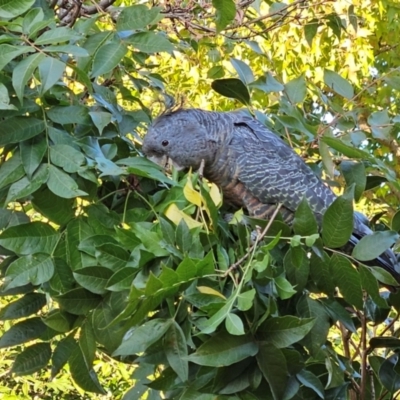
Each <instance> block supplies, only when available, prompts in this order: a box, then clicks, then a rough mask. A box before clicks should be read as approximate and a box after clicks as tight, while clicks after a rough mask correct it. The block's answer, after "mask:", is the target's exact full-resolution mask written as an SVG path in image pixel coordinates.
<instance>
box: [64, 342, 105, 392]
mask: <svg viewBox="0 0 400 400" xmlns="http://www.w3.org/2000/svg"><path fill="white" fill-rule="evenodd" d="M68 364H69V369H70V372H71V375H72V378H73V379H74V381H75V382H76V383H77V385H78V386H80V387H81V388H82V389H83V390H85V391H87V392H93V393H99V394H106V391H105V390H104V389H103V388H102V387H101V385H100V383H99V381H98V378H97V375H96V373H95V371H94V370H93V369H91V368H88V367H87V365H86V364H85V358H84V356H83V353H82V351H81V349H80V347H79V346H76V347H75V349H74V350H73V351H72V354H71V356H70V358H69V360H68Z"/></svg>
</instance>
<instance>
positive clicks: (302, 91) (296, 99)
mask: <svg viewBox="0 0 400 400" xmlns="http://www.w3.org/2000/svg"><path fill="white" fill-rule="evenodd" d="M285 92H286V94H287V96H288V97H289V100H290V102H291V103H292V104H297V103H302V102H303V101H304V99H305V98H306V94H307V87H306V80H305V78H304V75H301V76H299V77H298V78H295V79H293V80H291V81H290V82H288V83H286V84H285Z"/></svg>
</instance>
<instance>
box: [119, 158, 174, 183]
mask: <svg viewBox="0 0 400 400" xmlns="http://www.w3.org/2000/svg"><path fill="white" fill-rule="evenodd" d="M116 164H118V165H127V166H128V168H127V172H129V173H131V174H135V175H138V176H144V177H146V178H150V179H155V180H157V181H159V182H163V183H168V184H170V185H173V184H174V182H173V181H172V180H171V179H169V178H167V177H166V176H165V174H164V173H163V172H162V168H161V167H160V166H159V165H157V164H155V163H153V162H152V161H150V160H148V159H147V158H144V157H131V158H123V159H122V160H118V161H117V162H116Z"/></svg>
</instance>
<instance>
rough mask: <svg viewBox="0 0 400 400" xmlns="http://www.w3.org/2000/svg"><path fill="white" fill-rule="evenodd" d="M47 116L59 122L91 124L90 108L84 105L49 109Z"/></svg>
mask: <svg viewBox="0 0 400 400" xmlns="http://www.w3.org/2000/svg"><path fill="white" fill-rule="evenodd" d="M47 116H48V117H49V118H50V119H51V120H52V121H53V122H56V123H57V124H61V125H67V124H82V125H91V119H90V117H89V110H88V108H87V107H84V106H78V105H76V106H59V107H52V108H50V110H48V111H47Z"/></svg>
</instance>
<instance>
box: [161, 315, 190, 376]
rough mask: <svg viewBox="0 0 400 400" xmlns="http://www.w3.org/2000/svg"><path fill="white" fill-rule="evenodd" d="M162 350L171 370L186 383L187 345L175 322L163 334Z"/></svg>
mask: <svg viewBox="0 0 400 400" xmlns="http://www.w3.org/2000/svg"><path fill="white" fill-rule="evenodd" d="M163 348H164V351H165V355H166V356H167V360H168V363H169V365H170V366H171V368H172V369H173V370H174V371H175V372H176V374H177V375H178V376H179V379H180V380H181V381H182V382H186V381H187V380H188V378H189V363H188V360H187V355H188V351H187V343H186V338H185V334H184V332H183V331H182V328H181V327H180V326H179V325H178V324H177V323H176V322H175V321H173V323H172V324H171V326H170V327H169V329H168V330H167V332H166V334H165V337H164V346H163Z"/></svg>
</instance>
